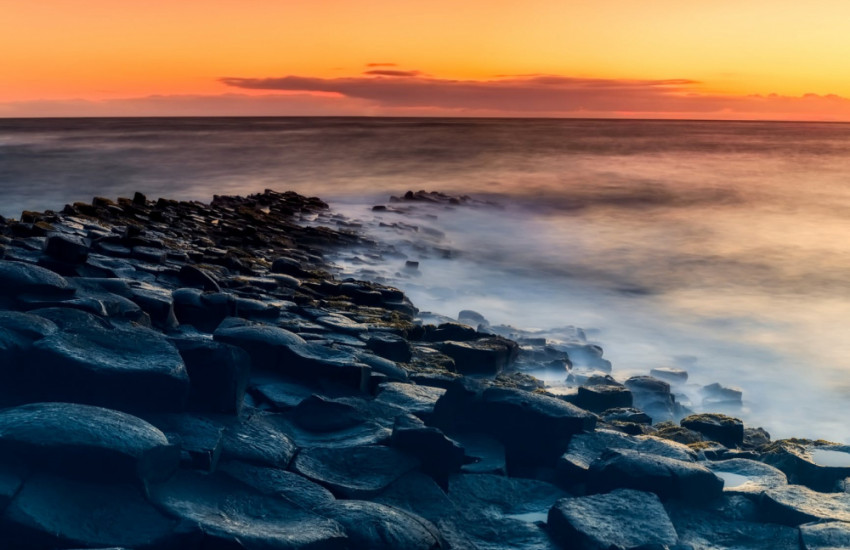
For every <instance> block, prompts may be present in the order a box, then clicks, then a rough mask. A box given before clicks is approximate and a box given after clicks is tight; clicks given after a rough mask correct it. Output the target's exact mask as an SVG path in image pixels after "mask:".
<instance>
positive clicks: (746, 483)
mask: <svg viewBox="0 0 850 550" xmlns="http://www.w3.org/2000/svg"><path fill="white" fill-rule="evenodd" d="M705 466H706V467H707V468H708V469H709V470H711V471H712V472H714V474H715V475H716V476H717V477H719V478H720V479H722V480H723V492H724V493H726V494H733V495H735V494H739V495H751V496H756V495H759V494H761V493H763V492H765V491H766V490H768V489H773V488H774V487H782V486H785V485H787V484H788V479H787V478H786V477H785V474H784V473H782V471H781V470H778V469H777V468H774V467H773V466H770V465H768V464H764V463H763V462H758V461H756V460H747V459H745V458H732V459H729V460H719V461H717V462H713V461H709V462H706V463H705Z"/></svg>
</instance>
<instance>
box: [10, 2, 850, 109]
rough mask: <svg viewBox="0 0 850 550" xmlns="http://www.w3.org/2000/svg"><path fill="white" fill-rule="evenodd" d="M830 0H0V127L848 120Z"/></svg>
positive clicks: (847, 54) (843, 40)
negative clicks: (404, 119)
mask: <svg viewBox="0 0 850 550" xmlns="http://www.w3.org/2000/svg"><path fill="white" fill-rule="evenodd" d="M848 21H850V2H847V1H846V0H811V1H809V2H799V1H797V0H793V1H791V0H692V1H689V2H683V1H682V0H647V1H645V2H638V1H635V0H587V1H585V0H525V1H523V2H517V1H515V0H513V1H506V0H464V1H462V2H459V1H457V0H428V1H420V0H301V1H290V0H204V1H199V0H198V1H196V0H184V1H180V2H177V1H174V0H146V1H144V2H142V1H137V0H61V1H60V0H42V1H32V0H0V52H2V54H0V116H6V117H8V116H103V115H110V116H111V115H118V116H139V115H143V116H146V115H193V116H194V115H390V116H393V115H414V116H430V115H434V116H585V117H597V116H599V117H641V118H670V117H673V118H723V119H807V120H850V100H848V99H847V98H850V69H848V59H850V32H848Z"/></svg>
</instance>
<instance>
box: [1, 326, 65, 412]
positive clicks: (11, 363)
mask: <svg viewBox="0 0 850 550" xmlns="http://www.w3.org/2000/svg"><path fill="white" fill-rule="evenodd" d="M56 331H57V327H56V324H55V323H53V322H52V321H49V320H47V319H45V318H43V317H40V316H38V315H31V314H29V313H20V312H17V311H0V377H4V376H6V373H4V372H3V371H7V370H9V371H14V369H15V368H17V364H18V361H19V360H20V359H21V358H23V357H24V355H25V353H26V352H27V351H28V350H29V349H30V348H32V345H33V342H35V341H36V340H39V339H41V338H44V337H45V336H47V335H49V334H53V333H55V332H56ZM11 389H12V393H14V388H11ZM1 393H2V392H0V394H1ZM14 400H15V398H14V396H11V401H14Z"/></svg>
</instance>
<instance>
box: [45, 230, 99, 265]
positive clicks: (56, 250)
mask: <svg viewBox="0 0 850 550" xmlns="http://www.w3.org/2000/svg"><path fill="white" fill-rule="evenodd" d="M89 248H90V243H89V242H88V241H86V240H85V239H83V238H82V237H78V236H76V235H69V234H63V233H54V234H52V235H50V236H49V237H47V241H46V242H45V246H44V252H45V253H46V254H47V255H48V256H50V257H51V258H55V259H56V260H59V261H61V262H68V263H72V264H78V263H82V262H84V261H86V258H87V257H88V255H89Z"/></svg>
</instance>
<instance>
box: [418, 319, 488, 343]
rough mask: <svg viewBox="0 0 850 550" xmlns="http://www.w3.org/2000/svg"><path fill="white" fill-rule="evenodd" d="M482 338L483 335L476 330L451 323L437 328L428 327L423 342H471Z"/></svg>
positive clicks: (442, 324)
mask: <svg viewBox="0 0 850 550" xmlns="http://www.w3.org/2000/svg"><path fill="white" fill-rule="evenodd" d="M480 337H481V335H480V334H478V331H477V330H475V329H474V328H472V327H470V326H467V325H463V324H460V323H454V322H451V321H450V322H448V323H441V324H440V325H439V326H437V327H436V328H432V327H430V326H426V327H425V335H424V337H423V340H425V341H426V342H447V341H453V342H469V341H470V340H476V339H478V338H480Z"/></svg>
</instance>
